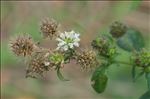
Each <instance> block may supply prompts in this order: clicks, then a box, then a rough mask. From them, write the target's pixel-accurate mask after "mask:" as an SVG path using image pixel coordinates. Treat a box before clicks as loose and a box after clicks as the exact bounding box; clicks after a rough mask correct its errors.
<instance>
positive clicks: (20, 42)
mask: <svg viewBox="0 0 150 99" xmlns="http://www.w3.org/2000/svg"><path fill="white" fill-rule="evenodd" d="M10 47H11V50H12V52H14V53H15V54H16V55H17V56H24V57H25V56H28V55H31V54H32V52H33V51H34V48H35V44H34V43H33V41H32V38H31V37H30V36H27V35H24V36H23V35H22V36H18V37H17V38H16V39H15V40H12V41H11V42H10Z"/></svg>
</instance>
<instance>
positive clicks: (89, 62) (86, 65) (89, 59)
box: [77, 51, 97, 70]
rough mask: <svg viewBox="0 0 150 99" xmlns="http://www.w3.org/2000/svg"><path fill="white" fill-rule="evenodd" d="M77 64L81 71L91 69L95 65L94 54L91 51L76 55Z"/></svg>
mask: <svg viewBox="0 0 150 99" xmlns="http://www.w3.org/2000/svg"><path fill="white" fill-rule="evenodd" d="M77 63H78V64H80V65H81V68H82V69H86V70H87V69H93V68H95V67H96V65H97V60H96V54H95V52H93V51H83V52H82V53H79V54H78V55H77Z"/></svg>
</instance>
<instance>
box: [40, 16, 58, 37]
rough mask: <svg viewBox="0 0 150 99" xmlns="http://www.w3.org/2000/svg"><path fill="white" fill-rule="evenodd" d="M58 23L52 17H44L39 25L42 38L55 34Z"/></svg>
mask: <svg viewBox="0 0 150 99" xmlns="http://www.w3.org/2000/svg"><path fill="white" fill-rule="evenodd" d="M57 28H58V23H57V22H56V21H55V20H54V19H49V18H45V19H44V20H43V21H42V23H41V26H40V30H41V33H42V34H43V36H44V38H53V37H55V36H57Z"/></svg>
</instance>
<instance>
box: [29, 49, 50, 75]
mask: <svg viewBox="0 0 150 99" xmlns="http://www.w3.org/2000/svg"><path fill="white" fill-rule="evenodd" d="M49 56H50V52H49V51H44V50H43V51H42V52H35V53H34V55H33V56H32V57H31V60H30V61H29V64H28V68H27V71H26V77H34V74H38V75H40V76H43V72H45V71H49V70H50V67H51V64H50V61H49Z"/></svg>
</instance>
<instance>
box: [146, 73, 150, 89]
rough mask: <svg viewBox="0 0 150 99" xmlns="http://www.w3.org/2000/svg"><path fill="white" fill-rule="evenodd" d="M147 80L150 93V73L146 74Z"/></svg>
mask: <svg viewBox="0 0 150 99" xmlns="http://www.w3.org/2000/svg"><path fill="white" fill-rule="evenodd" d="M145 78H146V80H147V85H148V90H149V91H150V73H146V74H145Z"/></svg>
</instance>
